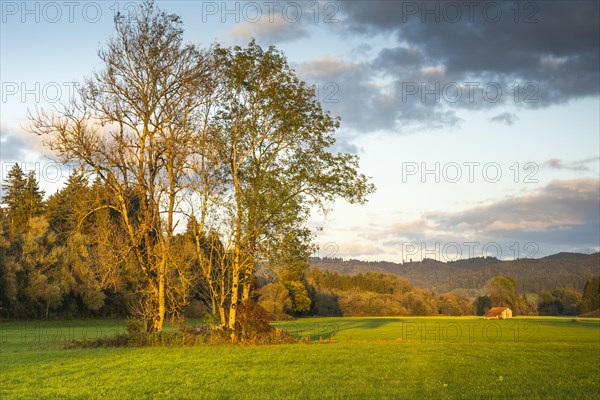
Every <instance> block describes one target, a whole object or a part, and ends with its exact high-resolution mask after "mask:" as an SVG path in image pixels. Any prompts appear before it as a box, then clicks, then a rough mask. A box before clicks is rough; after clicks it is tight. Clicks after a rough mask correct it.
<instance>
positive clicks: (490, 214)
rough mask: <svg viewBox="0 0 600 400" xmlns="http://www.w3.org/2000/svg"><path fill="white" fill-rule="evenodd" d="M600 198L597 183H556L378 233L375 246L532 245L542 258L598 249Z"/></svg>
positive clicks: (427, 216)
mask: <svg viewBox="0 0 600 400" xmlns="http://www.w3.org/2000/svg"><path fill="white" fill-rule="evenodd" d="M599 197H600V180H598V179H590V178H581V179H573V180H556V181H553V182H551V183H549V184H548V185H546V186H545V187H542V188H540V189H538V190H535V191H532V192H530V193H527V194H525V195H519V196H507V197H505V198H503V199H500V200H497V201H494V202H491V203H488V204H484V205H480V206H477V207H472V208H468V209H465V210H463V211H460V212H444V211H433V212H429V213H426V214H424V215H423V217H422V219H420V220H414V221H410V222H408V223H398V224H392V225H390V226H388V227H382V228H381V230H380V232H381V235H380V236H379V239H378V240H379V241H380V242H382V243H384V244H385V246H386V247H397V246H400V245H401V244H402V243H403V242H404V243H405V242H410V241H412V242H416V243H421V242H427V243H440V244H444V243H450V242H458V243H464V242H468V241H475V242H478V243H500V244H501V246H502V248H503V249H504V251H505V252H508V249H509V248H510V247H511V245H512V244H513V243H518V244H519V246H521V247H523V246H524V245H525V244H526V243H533V244H535V245H536V246H538V248H539V249H540V253H541V252H543V253H544V254H552V253H555V252H557V251H563V250H565V249H581V248H586V247H590V248H595V247H597V246H599V245H600V208H599V207H598V200H599ZM370 239H374V236H371V237H370Z"/></svg>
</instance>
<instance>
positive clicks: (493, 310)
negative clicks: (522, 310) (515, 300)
mask: <svg viewBox="0 0 600 400" xmlns="http://www.w3.org/2000/svg"><path fill="white" fill-rule="evenodd" d="M504 310H508V307H492V308H490V309H489V310H488V312H486V313H485V316H486V317H495V316H497V315H500V314H502V311H504Z"/></svg>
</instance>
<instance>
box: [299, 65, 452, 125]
mask: <svg viewBox="0 0 600 400" xmlns="http://www.w3.org/2000/svg"><path fill="white" fill-rule="evenodd" d="M378 62H379V61H375V63H378ZM382 63H384V62H383V61H382ZM296 70H297V72H298V75H299V76H300V78H302V79H303V80H305V81H306V82H309V83H316V84H317V85H318V87H319V89H320V93H319V99H320V101H321V102H322V103H323V105H324V107H326V108H327V109H329V110H330V111H331V112H332V113H333V114H334V115H338V116H341V117H342V127H343V128H347V129H350V130H353V131H357V132H375V131H380V130H388V131H389V130H393V131H396V132H409V131H411V130H413V129H424V128H427V129H442V128H445V127H448V126H455V125H458V124H459V123H460V122H461V119H460V118H459V117H458V116H457V115H456V114H455V112H454V111H453V110H448V109H445V108H443V107H442V105H441V104H439V103H437V104H436V102H435V100H432V99H431V98H428V99H425V100H426V101H425V102H423V101H422V100H421V97H420V95H415V96H410V97H406V96H403V90H404V87H403V86H402V84H401V83H400V82H397V81H393V80H392V81H390V80H389V79H387V78H386V77H385V76H384V75H382V74H381V73H379V72H377V71H375V70H374V68H373V61H363V62H349V61H345V60H343V59H340V58H336V57H325V58H319V59H313V60H309V61H306V62H304V63H302V64H300V65H298V66H297V67H296ZM417 73H418V74H420V75H421V76H423V75H427V74H435V73H436V72H435V70H433V69H429V70H427V69H425V70H421V69H419V71H418V72H417ZM415 79H416V78H415ZM413 80H414V79H413ZM325 85H329V86H328V87H326V86H325ZM328 90H329V91H328ZM327 95H330V96H329V97H327ZM428 101H429V102H428Z"/></svg>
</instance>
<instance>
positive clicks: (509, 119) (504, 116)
mask: <svg viewBox="0 0 600 400" xmlns="http://www.w3.org/2000/svg"><path fill="white" fill-rule="evenodd" d="M518 119H519V117H517V114H515V113H509V112H503V113H501V114H498V115H496V116H495V117H492V118H490V121H492V122H500V123H504V124H506V125H512V124H514V123H515V122H516V121H517V120H518Z"/></svg>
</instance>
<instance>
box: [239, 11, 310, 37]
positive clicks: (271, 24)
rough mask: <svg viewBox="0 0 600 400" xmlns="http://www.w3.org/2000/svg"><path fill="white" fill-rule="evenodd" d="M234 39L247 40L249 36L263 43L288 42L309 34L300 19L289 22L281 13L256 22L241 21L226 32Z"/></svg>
mask: <svg viewBox="0 0 600 400" xmlns="http://www.w3.org/2000/svg"><path fill="white" fill-rule="evenodd" d="M228 33H229V34H230V35H231V36H233V37H234V38H236V39H239V40H242V41H244V42H248V41H249V40H250V39H251V38H256V40H257V41H258V42H260V43H263V44H274V43H281V42H289V41H293V40H297V39H300V38H302V37H306V36H308V35H309V29H308V26H307V25H306V24H304V23H302V22H301V21H299V22H297V23H291V22H288V21H286V20H285V19H284V18H283V16H282V15H281V14H275V15H273V16H272V17H271V18H266V17H264V18H261V19H260V20H259V21H258V22H255V23H252V22H243V23H241V24H239V25H237V26H236V27H235V28H234V29H232V30H231V31H229V32H228Z"/></svg>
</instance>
